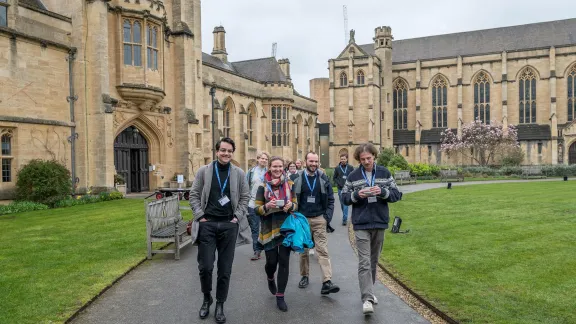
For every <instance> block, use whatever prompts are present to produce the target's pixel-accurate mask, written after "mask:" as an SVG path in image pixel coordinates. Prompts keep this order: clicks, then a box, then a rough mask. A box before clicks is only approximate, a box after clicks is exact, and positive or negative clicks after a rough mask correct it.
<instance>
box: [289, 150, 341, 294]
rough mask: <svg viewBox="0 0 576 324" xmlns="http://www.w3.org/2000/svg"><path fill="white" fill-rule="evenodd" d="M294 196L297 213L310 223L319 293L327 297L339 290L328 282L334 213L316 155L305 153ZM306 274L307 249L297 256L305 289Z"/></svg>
mask: <svg viewBox="0 0 576 324" xmlns="http://www.w3.org/2000/svg"><path fill="white" fill-rule="evenodd" d="M294 194H295V195H296V198H297V199H298V211H299V212H300V213H302V215H304V216H306V218H307V219H308V223H309V224H310V232H311V233H312V239H313V240H314V246H315V248H316V252H317V253H318V263H319V264H320V270H321V271H322V289H321V290H320V293H321V294H322V295H327V294H330V293H337V292H338V291H340V288H339V287H338V286H336V285H335V284H333V283H332V265H331V263H330V256H329V255H328V231H330V229H331V227H330V221H331V220H332V215H333V214H334V191H333V190H332V184H330V179H329V178H328V176H327V175H326V174H325V173H324V172H322V171H320V170H318V154H316V153H314V152H310V153H308V154H306V169H305V170H304V171H303V172H302V173H301V174H300V176H299V177H298V178H296V180H295V181H294ZM309 272H310V257H309V256H308V249H306V250H305V251H304V253H302V254H301V255H300V275H302V279H301V280H300V283H299V284H298V287H300V288H306V287H307V286H308V276H309Z"/></svg>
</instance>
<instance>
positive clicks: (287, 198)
mask: <svg viewBox="0 0 576 324" xmlns="http://www.w3.org/2000/svg"><path fill="white" fill-rule="evenodd" d="M268 168H269V170H268V172H266V174H265V175H264V183H263V184H261V185H260V187H258V192H257V193H256V201H255V204H256V213H257V214H258V215H260V216H261V221H260V235H259V237H258V242H259V243H260V244H262V246H263V247H264V251H265V253H266V265H265V266H264V270H265V271H266V276H267V279H268V280H267V281H268V289H269V290H270V292H271V293H272V295H275V296H276V304H277V306H278V309H280V310H281V311H283V312H286V311H288V305H286V301H285V300H284V292H285V290H286V285H287V284H288V274H289V269H290V252H291V249H290V247H286V246H283V245H282V242H283V241H284V235H282V234H281V233H280V228H281V227H282V224H283V223H284V221H285V220H286V218H287V217H289V216H290V212H292V211H294V210H296V206H297V203H296V197H295V196H294V192H293V191H292V185H293V182H292V180H290V179H289V178H287V177H286V174H285V173H284V160H283V159H282V158H281V157H277V156H273V157H272V158H270V162H269V163H268ZM276 269H278V278H277V279H275V278H274V276H275V273H276Z"/></svg>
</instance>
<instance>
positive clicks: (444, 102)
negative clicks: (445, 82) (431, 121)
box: [442, 87, 448, 106]
mask: <svg viewBox="0 0 576 324" xmlns="http://www.w3.org/2000/svg"><path fill="white" fill-rule="evenodd" d="M447 104H448V88H446V87H443V88H442V105H443V106H446V105H447Z"/></svg>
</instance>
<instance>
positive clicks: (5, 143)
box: [0, 132, 14, 182]
mask: <svg viewBox="0 0 576 324" xmlns="http://www.w3.org/2000/svg"><path fill="white" fill-rule="evenodd" d="M0 143H1V145H2V151H1V152H0V160H1V164H2V182H12V160H13V158H14V157H13V156H12V134H11V133H9V132H3V134H2V136H1V137H0Z"/></svg>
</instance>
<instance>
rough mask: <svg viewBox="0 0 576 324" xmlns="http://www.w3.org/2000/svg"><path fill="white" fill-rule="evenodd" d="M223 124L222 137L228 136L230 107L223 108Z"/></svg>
mask: <svg viewBox="0 0 576 324" xmlns="http://www.w3.org/2000/svg"><path fill="white" fill-rule="evenodd" d="M223 124H224V125H223V126H222V132H223V133H224V137H230V107H226V108H224V123H223Z"/></svg>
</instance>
